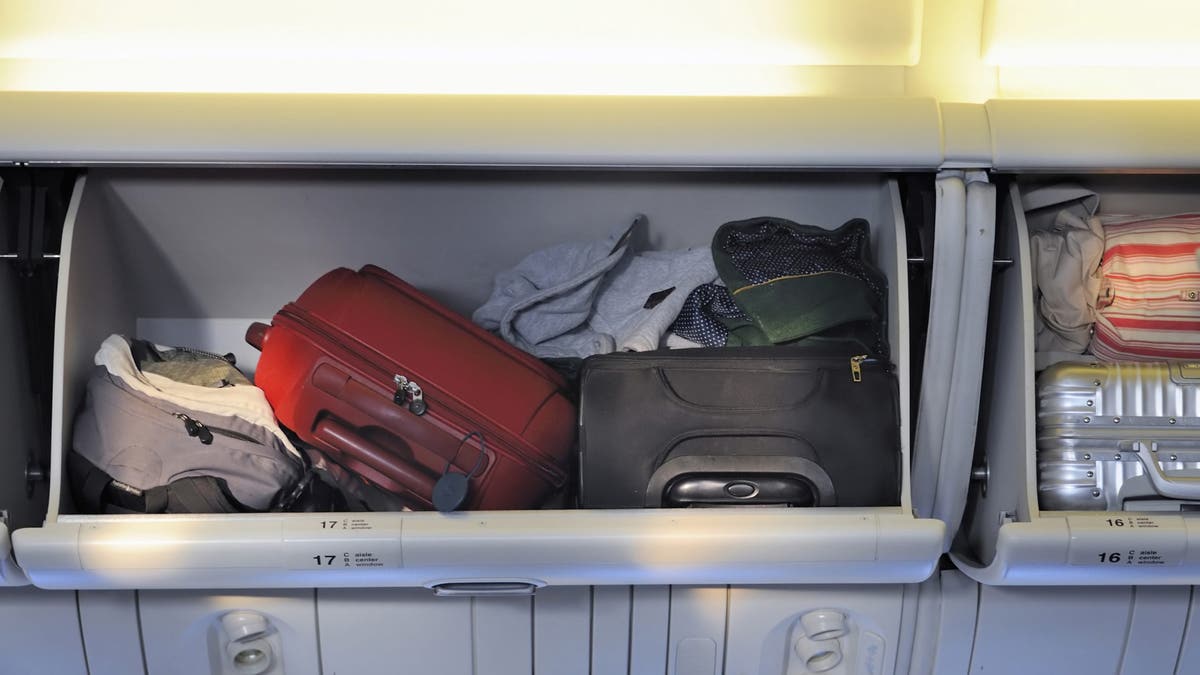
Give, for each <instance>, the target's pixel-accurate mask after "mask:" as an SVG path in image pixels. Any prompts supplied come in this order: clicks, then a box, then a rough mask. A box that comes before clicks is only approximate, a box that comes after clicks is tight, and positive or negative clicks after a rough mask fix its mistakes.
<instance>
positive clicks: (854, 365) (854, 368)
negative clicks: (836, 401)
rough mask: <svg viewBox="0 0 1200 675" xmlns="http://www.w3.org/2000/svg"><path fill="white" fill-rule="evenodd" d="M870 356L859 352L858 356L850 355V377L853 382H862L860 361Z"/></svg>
mask: <svg viewBox="0 0 1200 675" xmlns="http://www.w3.org/2000/svg"><path fill="white" fill-rule="evenodd" d="M868 358H870V357H869V356H868V355H867V354H859V355H858V356H851V357H850V379H851V381H854V382H862V362H863V361H866V360H867V359H868Z"/></svg>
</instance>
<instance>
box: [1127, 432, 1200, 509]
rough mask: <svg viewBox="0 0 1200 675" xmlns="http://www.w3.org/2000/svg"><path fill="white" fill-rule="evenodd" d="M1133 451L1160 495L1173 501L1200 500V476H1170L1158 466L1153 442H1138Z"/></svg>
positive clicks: (1135, 443)
mask: <svg viewBox="0 0 1200 675" xmlns="http://www.w3.org/2000/svg"><path fill="white" fill-rule="evenodd" d="M1133 451H1134V452H1136V453H1137V456H1138V459H1140V460H1142V464H1143V465H1145V467H1146V476H1147V477H1148V478H1149V479H1150V484H1151V485H1153V486H1154V489H1155V491H1157V492H1158V494H1160V495H1162V496H1164V497H1170V498H1172V499H1200V476H1181V475H1178V474H1175V475H1170V476H1168V475H1167V472H1166V471H1163V469H1162V467H1161V466H1159V465H1158V458H1157V457H1156V455H1155V450H1154V443H1153V442H1149V441H1136V442H1134V444H1133Z"/></svg>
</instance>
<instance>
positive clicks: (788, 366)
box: [579, 345, 901, 508]
mask: <svg viewBox="0 0 1200 675" xmlns="http://www.w3.org/2000/svg"><path fill="white" fill-rule="evenodd" d="M855 351H861V349H859V350H854V349H847V348H845V347H843V346H841V345H834V346H832V347H822V348H820V349H817V348H812V347H804V348H794V347H740V348H713V349H684V350H675V351H656V352H641V353H619V354H606V355H603V356H594V357H591V358H589V359H587V360H586V361H585V362H584V367H583V374H582V377H581V380H582V382H581V387H582V393H581V400H580V406H581V411H580V433H579V472H580V498H579V501H580V505H581V506H583V507H585V508H642V507H658V506H673V507H682V506H714V505H736V504H743V505H776V506H894V505H898V504H899V503H900V458H901V454H900V425H899V413H898V408H899V404H898V395H897V391H898V388H897V384H896V378H895V376H894V375H893V374H892V372H891V366H890V365H889V364H888V363H886V362H884V361H881V360H878V359H874V358H871V357H868V356H867V355H864V354H856V353H855Z"/></svg>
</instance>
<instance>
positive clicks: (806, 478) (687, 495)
mask: <svg viewBox="0 0 1200 675" xmlns="http://www.w3.org/2000/svg"><path fill="white" fill-rule="evenodd" d="M805 492H806V493H807V494H805ZM645 494H646V496H645V506H647V507H658V506H685V505H686V506H699V505H705V504H713V505H716V504H721V505H725V504H756V503H767V504H779V503H790V502H789V501H787V498H788V497H789V496H794V497H795V498H796V499H797V500H804V501H810V502H811V503H810V505H811V506H836V505H837V492H836V491H835V490H834V487H833V479H831V478H830V477H829V474H828V473H826V471H825V469H823V468H822V467H821V465H820V464H817V463H816V462H814V461H812V460H811V459H807V458H804V457H796V456H786V455H763V456H752V455H737V456H734V455H723V456H711V455H683V456H681V457H673V458H671V459H668V460H667V461H665V462H663V463H662V464H661V465H660V466H659V467H658V469H657V470H655V472H654V473H653V474H652V475H651V476H650V481H649V482H648V483H647V486H646V493H645ZM739 495H741V496H739ZM760 497H761V499H760ZM777 500H781V501H777ZM672 501H674V502H676V503H674V504H672V503H671V502H672Z"/></svg>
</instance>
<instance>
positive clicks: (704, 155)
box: [0, 94, 957, 592]
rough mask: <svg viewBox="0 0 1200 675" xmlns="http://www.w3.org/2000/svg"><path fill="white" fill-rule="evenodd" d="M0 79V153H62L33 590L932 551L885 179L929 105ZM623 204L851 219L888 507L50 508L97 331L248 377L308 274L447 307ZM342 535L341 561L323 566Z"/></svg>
mask: <svg viewBox="0 0 1200 675" xmlns="http://www.w3.org/2000/svg"><path fill="white" fill-rule="evenodd" d="M4 98H5V100H4V106H3V107H2V109H3V111H4V112H3V113H0V114H3V115H4V116H5V118H6V124H4V125H3V128H16V127H17V126H19V127H21V128H22V132H21V133H20V134H9V135H6V136H3V137H0V156H2V157H3V158H4V159H6V160H12V161H17V162H28V163H30V164H31V165H33V166H35V167H36V166H39V165H43V164H54V165H59V166H64V165H65V166H71V167H78V169H79V173H78V176H79V177H78V179H77V180H76V182H75V185H74V191H73V194H72V197H71V204H70V209H69V212H68V214H67V216H66V218H65V220H66V223H65V231H64V235H63V260H62V263H61V274H60V277H59V284H58V297H57V306H56V316H57V324H56V334H55V340H54V349H55V352H54V356H55V362H54V376H53V387H54V409H53V413H54V419H53V426H52V436H51V441H52V442H51V447H52V452H53V457H52V461H51V463H50V476H51V482H50V488H51V497H50V505H49V507H48V509H47V510H46V514H45V522H44V523H43V524H42V525H41V527H26V528H24V529H22V530H20V531H19V532H17V533H16V535H15V537H14V545H15V549H16V557H17V561H18V562H19V564H20V565H21V568H22V569H23V570H24V572H25V573H26V574H28V575H29V577H30V578H31V579H32V581H33V583H34V584H36V585H39V586H43V587H57V588H63V587H69V588H121V587H125V588H154V587H196V588H206V587H207V588H211V587H224V588H228V587H242V588H250V587H289V586H291V587H297V586H298V587H314V586H316V587H330V586H430V587H442V590H443V591H444V592H454V591H461V590H462V589H464V588H465V589H467V590H471V589H476V590H477V589H478V588H479V586H478V584H490V585H491V586H488V588H492V589H494V590H496V591H497V592H500V591H503V592H524V591H528V590H529V589H531V588H535V587H537V586H542V585H547V584H552V585H563V584H571V585H588V584H657V583H693V584H695V583H717V584H724V583H755V584H760V583H761V584H769V583H907V582H915V581H919V580H922V579H925V578H926V577H928V575H929V574H930V573H931V572H932V571H933V569H934V568H935V565H936V561H937V559H938V558H939V556H940V554H941V552H942V550H943V548H942V539H943V532H944V527H943V525H942V523H941V522H940V521H937V520H933V519H929V518H918V517H915V516H914V515H913V501H914V500H913V496H912V494H911V487H910V471H909V466H910V463H911V458H910V453H909V439H910V437H911V426H912V423H913V420H914V415H915V402H914V401H913V400H912V397H911V395H910V378H911V377H912V375H913V373H912V372H911V365H910V362H911V361H910V359H911V353H910V352H911V348H910V335H909V333H910V325H909V322H910V320H909V310H908V304H909V288H908V273H907V267H908V257H909V253H908V248H907V241H908V238H907V236H906V231H907V228H908V227H911V226H913V225H910V224H908V223H906V222H905V216H904V209H903V204H902V203H901V190H900V180H899V178H898V177H897V176H894V175H892V173H891V172H892V171H895V170H899V169H903V170H905V171H908V172H916V173H918V174H920V173H925V174H927V176H928V180H929V181H930V182H932V178H933V171H934V169H935V168H936V167H937V165H938V164H939V163H940V160H941V152H940V134H939V130H938V122H937V114H938V113H937V107H936V105H935V104H934V102H932V101H928V100H896V101H893V100H849V99H847V100H820V99H787V98H774V99H772V98H763V99H715V98H714V99H705V98H674V99H667V98H553V97H526V98H522V97H353V96H347V97H340V96H339V97H303V96H297V97H289V96H244V95H235V96H228V97H226V96H206V95H175V94H166V95H161V96H154V95H133V94H129V95H118V94H79V95H71V94H27V95H26V94H20V95H13V94H9V95H5V96H4ZM339 120H342V121H343V122H342V123H338V121H339ZM13 122H18V123H19V124H17V125H14V124H13ZM279 165H303V166H302V167H300V166H295V167H293V166H286V167H285V166H279ZM344 165H358V166H357V168H353V169H347V168H337V167H339V166H344ZM367 165H369V166H367ZM831 168H838V169H843V171H839V172H836V173H831V172H829V171H827V169H831ZM695 169H704V171H695ZM918 212H919V211H918ZM636 213H643V214H645V215H646V216H647V217H648V219H649V223H650V227H649V232H650V236H652V237H653V238H654V241H653V243H654V245H656V246H658V247H661V248H664V249H671V248H680V247H685V246H707V245H708V243H709V241H710V240H711V237H712V233H713V231H714V230H715V229H716V227H717V226H719V225H720V224H722V223H724V222H727V221H731V220H736V219H741V218H746V217H751V216H757V215H768V214H769V215H779V216H783V217H786V218H789V219H791V220H794V221H797V222H802V223H813V224H820V225H822V226H825V227H833V226H836V225H839V224H841V223H843V222H845V221H847V220H849V219H851V218H856V217H862V218H865V219H866V220H867V221H869V223H870V235H871V251H872V255H873V257H874V262H875V264H876V265H877V266H878V267H879V269H881V270H882V271H883V272H884V273H885V274H886V276H887V281H888V288H887V294H888V316H889V321H888V324H887V340H888V342H889V343H890V346H891V359H892V361H893V362H894V364H895V371H894V372H895V373H896V374H897V376H898V379H899V392H900V394H899V401H900V421H899V423H900V435H901V442H902V458H901V465H902V485H901V493H900V499H899V503H898V505H896V506H887V507H871V508H865V507H864V508H849V507H829V508H814V509H805V508H778V507H763V508H746V509H742V508H731V509H711V508H710V509H623V510H581V509H543V510H534V511H473V512H461V513H454V514H441V513H436V512H391V513H384V512H372V513H353V514H350V513H341V514H281V513H254V514H250V513H246V514H236V515H186V516H183V515H94V514H85V513H80V512H79V510H78V509H77V508H76V507H75V506H74V504H73V503H72V500H71V498H70V490H69V489H68V486H67V483H66V475H65V467H64V457H65V456H66V452H67V451H68V450H69V449H70V448H71V444H72V422H73V418H74V414H75V411H77V410H78V409H79V406H80V404H81V402H82V400H83V394H84V385H85V383H86V381H87V377H88V374H89V372H90V371H91V369H92V367H93V365H92V363H93V355H94V354H95V353H96V350H97V348H98V345H99V344H100V342H101V341H102V340H103V339H104V338H106V337H107V336H108V335H110V334H113V333H122V334H126V335H130V336H138V337H143V338H146V339H150V340H153V341H156V342H159V343H162V344H178V345H187V346H191V347H196V348H200V349H206V350H212V351H216V352H218V353H224V352H226V351H232V352H234V353H235V354H236V356H237V363H238V364H239V366H240V367H244V368H245V369H247V370H249V371H251V372H252V371H253V370H254V367H255V363H256V359H257V352H256V351H255V350H254V349H252V348H250V347H249V346H247V345H246V344H245V342H244V334H245V332H246V329H247V327H248V326H249V325H250V324H251V323H252V322H254V321H264V320H269V319H270V317H271V315H272V314H273V313H274V312H275V311H276V310H277V309H278V308H279V307H280V306H282V305H283V304H284V303H286V302H288V301H289V300H291V299H293V298H294V297H295V295H296V294H297V293H298V291H299V290H301V289H303V288H304V287H305V286H306V285H307V284H308V283H309V282H311V281H312V280H313V279H315V278H316V277H318V276H319V275H320V274H322V273H323V272H325V271H327V270H329V269H332V268H335V267H339V266H348V267H359V266H361V265H363V264H366V263H376V264H379V265H381V266H383V267H385V268H387V269H390V270H392V271H395V272H397V273H398V274H400V275H401V276H403V277H404V278H405V280H407V281H409V282H410V283H412V284H414V285H415V286H417V287H419V288H422V289H424V290H425V291H427V292H428V293H430V294H431V295H432V296H434V297H435V298H437V299H439V300H441V301H443V302H444V303H445V304H447V305H448V306H449V307H450V308H452V309H454V310H456V311H458V312H461V313H464V314H468V313H470V312H471V310H472V309H474V308H475V307H477V306H478V305H479V304H480V303H481V302H483V301H484V300H485V299H486V297H487V293H488V291H489V289H490V286H491V281H492V279H493V277H494V275H495V273H496V272H497V271H499V270H501V269H504V268H506V267H507V266H511V265H512V264H513V263H514V262H515V261H517V260H519V259H520V258H521V257H522V256H523V255H525V254H526V253H527V252H529V251H532V250H536V249H539V248H543V247H545V246H548V245H551V244H554V243H559V242H563V241H578V240H588V239H593V238H596V237H597V236H602V235H603V234H604V233H607V232H609V231H611V229H612V228H613V227H614V226H615V225H618V224H621V223H625V222H627V221H628V219H629V218H630V217H631V216H632V215H634V214H636ZM955 309H957V307H955ZM953 320H954V317H953V316H946V315H944V314H938V315H936V316H934V317H932V319H931V324H932V323H936V322H939V321H953ZM849 372H850V371H849V370H847V373H848V374H849ZM847 376H849V375H847ZM335 521H336V523H337V527H332V528H331V527H330V526H329V525H328V524H327V523H332V522H335ZM351 521H353V523H352V524H353V527H352V528H351V527H350V526H349V525H347V526H346V527H344V528H343V527H342V525H344V524H345V523H350V522H351ZM347 552H351V553H356V554H361V556H359V557H358V558H355V560H356V561H357V560H362V561H365V562H363V563H362V564H358V563H357V562H355V563H353V564H350V565H338V566H333V567H330V566H329V565H327V564H325V561H326V560H327V559H328V558H329V556H334V557H336V559H337V560H338V561H339V562H341V561H342V560H343V554H345V553H347ZM464 584H465V586H464Z"/></svg>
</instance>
